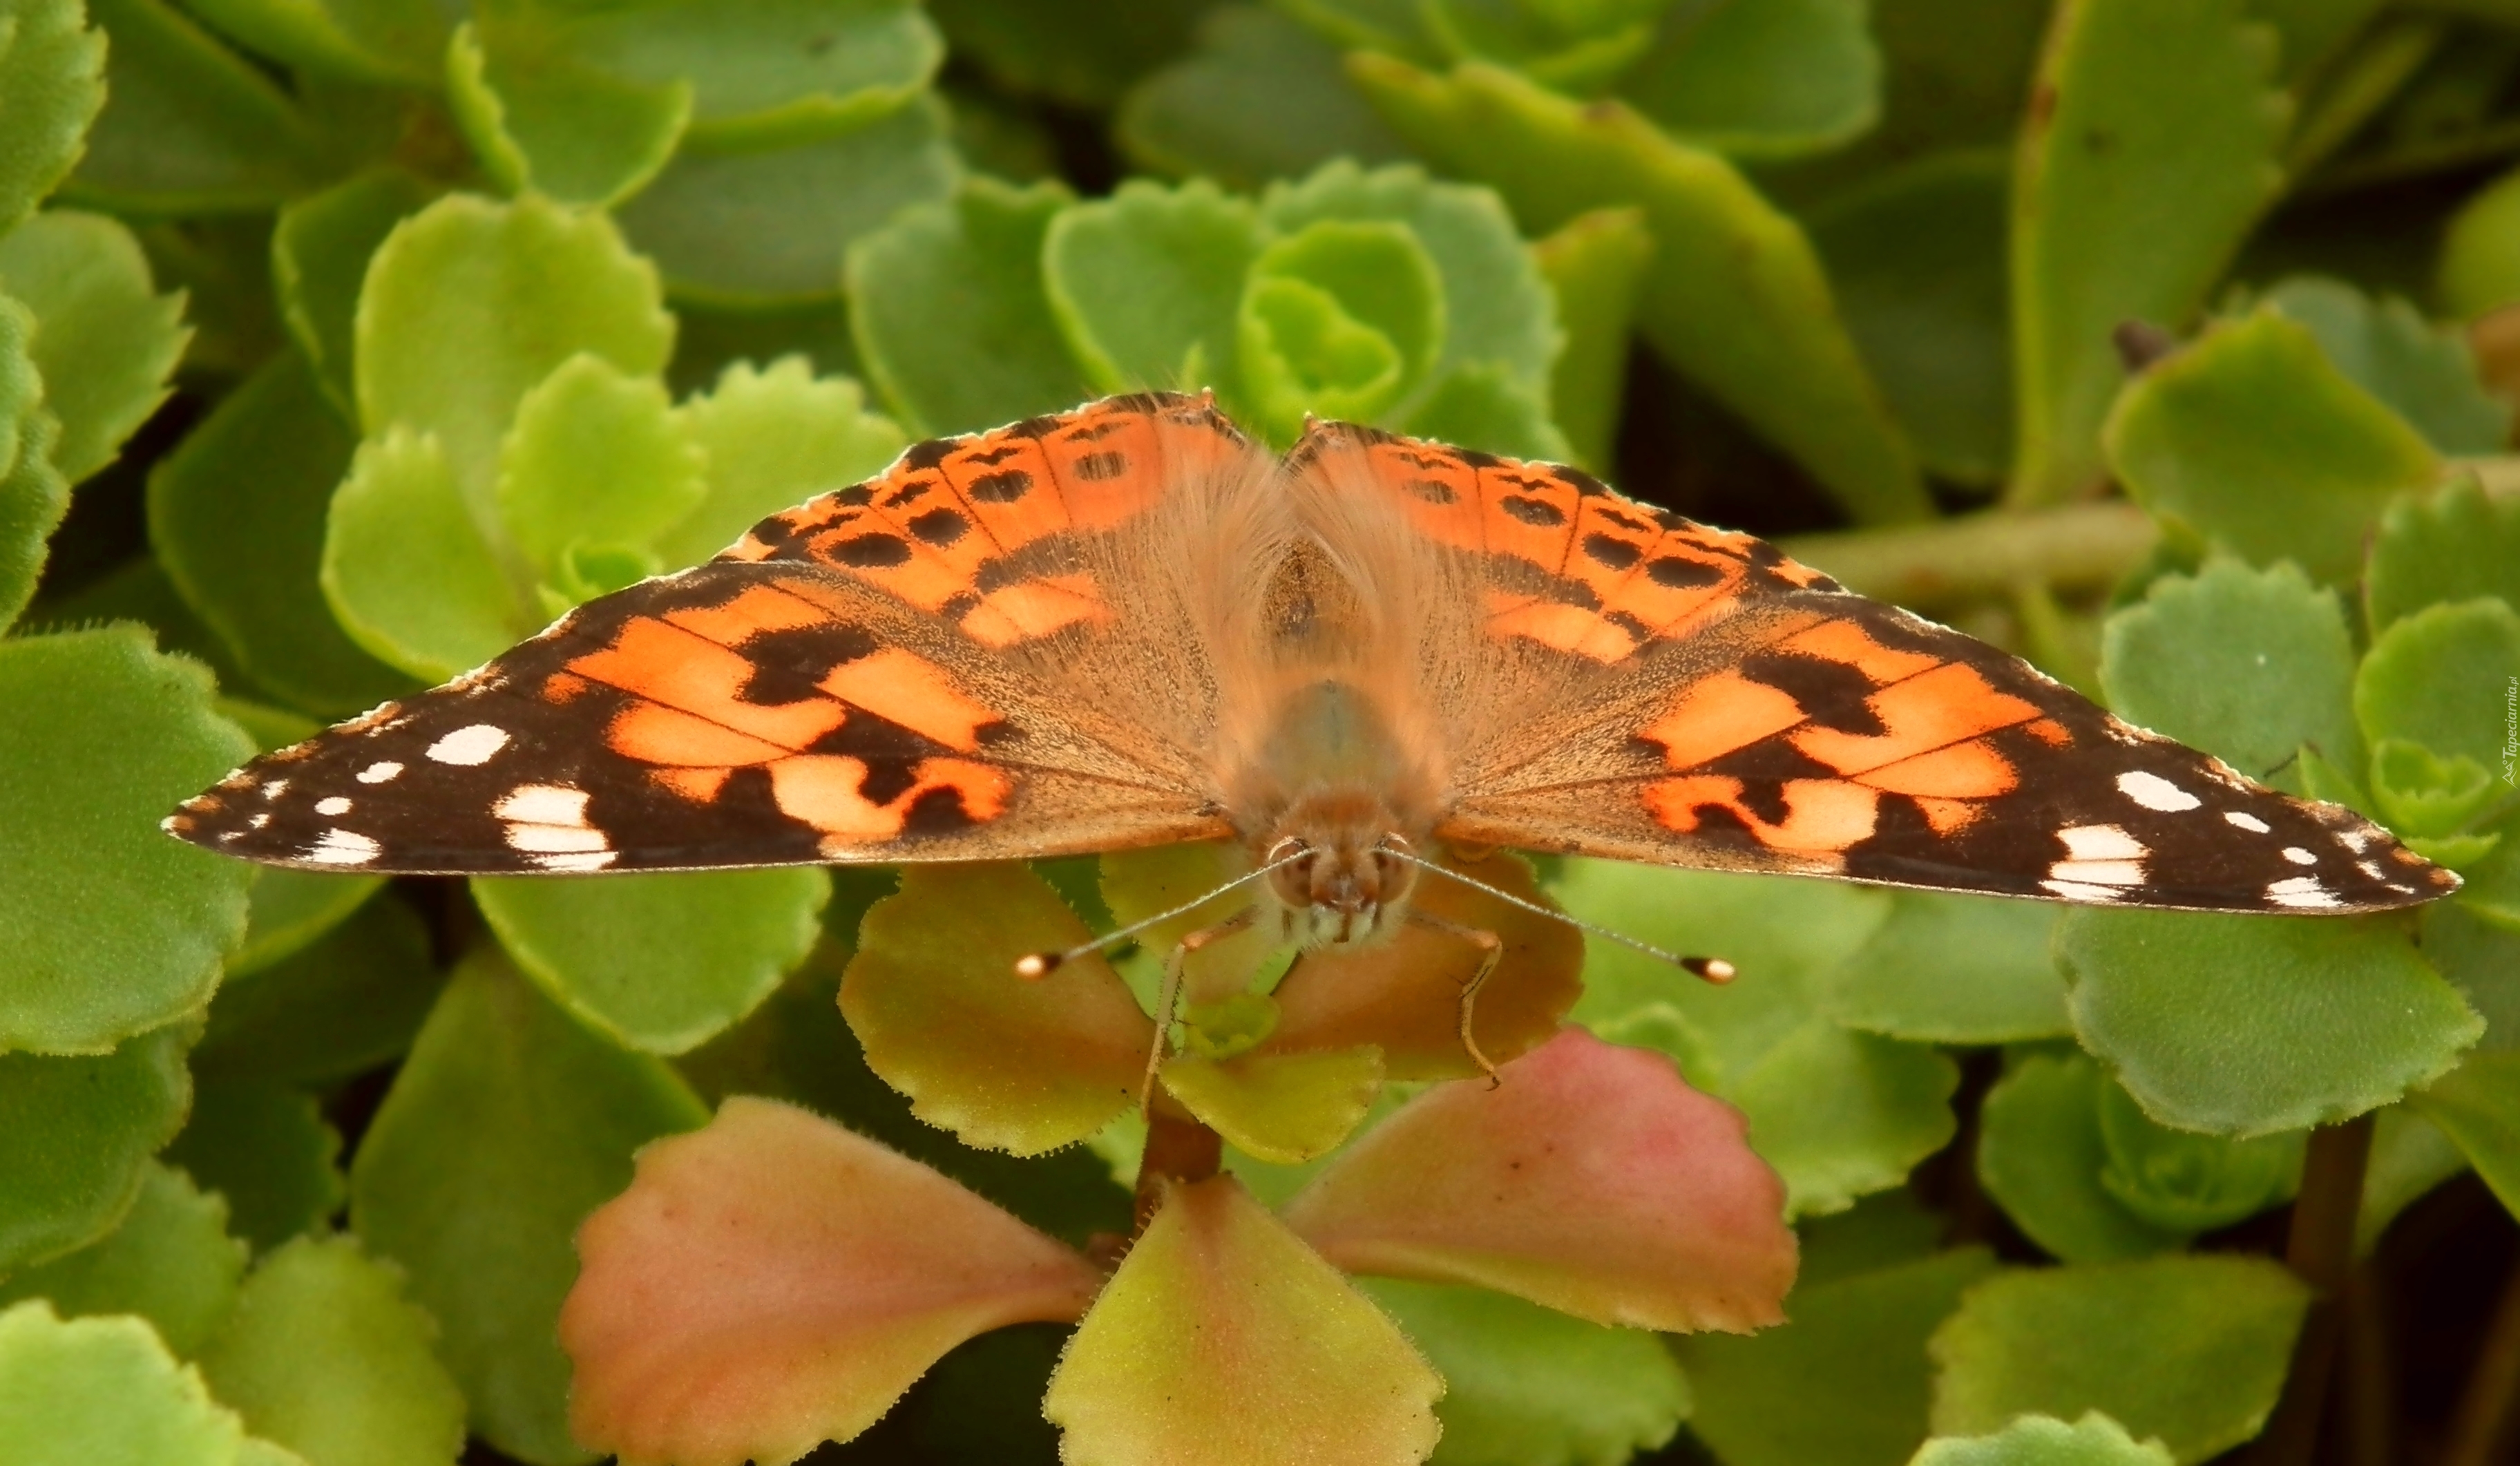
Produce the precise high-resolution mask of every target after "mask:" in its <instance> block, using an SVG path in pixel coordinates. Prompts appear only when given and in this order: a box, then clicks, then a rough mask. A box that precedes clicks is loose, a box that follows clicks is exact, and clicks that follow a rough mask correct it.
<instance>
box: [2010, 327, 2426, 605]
mask: <svg viewBox="0 0 2520 1466" xmlns="http://www.w3.org/2000/svg"><path fill="white" fill-rule="evenodd" d="M2112 370H2114V368H2113V369H2112ZM2106 436H2107V442H2108V455H2109V462H2110V463H2111V464H2112V465H2114V466H2115V468H2116V470H2117V475H2118V478H2119V479H2120V480H2121V481H2124V482H2125V483H2126V485H2127V487H2128V488H2129V489H2130V490H2132V491H2133V492H2134V494H2135V496H2136V498H2137V499H2138V500H2139V501H2140V502H2141V503H2142V504H2143V506H2144V507H2145V508H2146V509H2149V510H2151V511H2152V512H2153V514H2154V515H2155V516H2156V517H2159V518H2161V519H2163V520H2165V521H2167V522H2168V523H2170V524H2172V525H2174V526H2176V527H2180V528H2182V529H2183V530H2186V531H2190V532H2193V533H2194V534H2197V535H2200V536H2202V537H2203V538H2205V539H2206V540H2208V541H2210V542H2212V543H2214V544H2216V545H2219V546H2221V547H2223V548H2225V549H2228V550H2230V551H2231V552H2233V553H2234V554H2237V555H2239V556H2240V557H2241V558H2242V559H2244V560H2248V561H2252V562H2255V563H2258V564H2267V563H2271V562H2273V561H2276V560H2281V559H2285V558H2287V557H2289V558H2291V559H2293V560H2298V561H2300V562H2301V564H2302V566H2303V568H2304V569H2306V570H2308V571H2309V572H2310V573H2311V574H2312V575H2314V576H2316V577H2317V578H2318V579H2320V580H2323V581H2330V582H2343V581H2348V580H2351V579H2353V578H2354V576H2355V574H2356V573H2357V572H2358V571H2359V570H2360V569H2361V568H2362V563H2363V540H2364V537H2365V536H2366V535H2367V534H2368V532H2369V530H2370V527H2371V524H2372V522H2373V521H2374V520H2376V519H2378V518H2379V515H2380V508H2381V506H2382V505H2383V504H2385V503H2386V502H2388V499H2389V496H2390V495H2392V494H2394V493H2397V492H2398V491H2400V490H2402V489H2408V488H2420V487H2423V486H2425V485H2427V484H2429V483H2431V482H2432V481H2434V480H2435V479H2436V478H2438V477H2439V476H2440V473H2441V460H2440V458H2439V457H2437V456H2436V455H2435V454H2434V452H2433V450H2432V448H2431V447H2430V446H2429V445H2427V444H2426V443H2425V442H2424V440H2423V438H2422V437H2421V436H2419V435H2417V434H2416V433H2415V431H2414V430H2413V429H2412V428H2409V427H2408V426H2407V423H2406V420H2405V419H2403V418H2401V417H2399V416H2398V415H2397V414H2396V413H2394V412H2392V411H2390V410H2389V408H2388V407H2387V406H2386V405H2385V404H2384V403H2382V402H2380V401H2379V400H2378V399H2377V398H2375V397H2373V396H2372V395H2371V394H2370V393H2369V392H2366V391H2364V390H2363V389H2362V388H2360V387H2357V386H2355V385H2354V383H2353V381H2352V380H2351V379H2349V378H2348V377H2346V376H2345V374H2344V373H2342V372H2339V371H2338V370H2337V369H2336V368H2335V367H2333V366H2331V365H2330V364H2329V363H2328V360H2327V357H2326V354H2325V353H2324V352H2322V351H2321V350H2320V349H2319V345H2318V338H2317V337H2315V336H2313V335H2311V334H2310V330H2309V328H2308V327H2305V326H2302V325H2300V324H2299V323H2297V322H2295V321H2293V320H2291V319H2290V318H2288V317H2286V316H2283V315H2280V314H2278V313H2276V312H2275V311H2273V310H2271V309H2260V310H2258V311H2257V312H2255V313H2253V314H2251V315H2248V316H2245V317H2242V318H2240V319H2238V320H2234V321H2223V322H2218V323H2216V324H2215V325H2214V326H2212V327H2211V328H2209V329H2208V330H2207V331H2206V333H2205V334H2204V336H2203V337H2201V338H2199V339H2198V341H2197V342H2196V343H2195V344H2193V345H2191V346H2189V347H2188V348H2187V349H2185V350H2183V351H2181V352H2178V353H2177V354H2175V355H2172V356H2170V357H2168V358H2166V359H2164V360H2162V361H2160V362H2158V363H2156V364H2154V365H2153V366H2152V367H2151V368H2150V369H2149V370H2147V371H2146V372H2145V373H2144V374H2143V375H2142V376H2140V377H2138V378H2137V379H2136V380H2135V382H2134V383H2133V384H2131V385H2130V386H2129V387H2128V389H2127V390H2126V392H2125V394H2124V395H2123V396H2121V397H2120V398H2119V399H2118V404H2117V407H2116V409H2115V410H2114V411H2112V412H2111V413H2110V414H2109V421H2108V429H2107V435H2106ZM2078 471H2079V470H2078ZM2025 481H2026V480H2025Z"/></svg>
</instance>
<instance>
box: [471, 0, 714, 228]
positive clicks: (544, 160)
mask: <svg viewBox="0 0 2520 1466" xmlns="http://www.w3.org/2000/svg"><path fill="white" fill-rule="evenodd" d="M531 22H532V13H531V12H525V13H522V14H519V15H517V16H516V18H515V19H514V20H513V21H512V20H511V19H510V18H509V17H508V16H506V15H503V14H502V13H501V12H499V11H496V10H493V11H489V12H487V13H485V14H484V15H483V16H482V17H481V18H480V20H478V21H477V22H473V21H468V22H466V23H464V24H462V25H459V26H457V27H456V30H455V35H454V38H453V40H451V41H450V42H449V43H448V45H447V50H446V90H447V101H448V103H449V106H450V110H451V111H453V112H454V114H455V119H456V121H457V122H459V123H460V124H462V126H463V128H464V134H465V138H466V140H467V141H469V142H471V143H472V152H473V154H474V156H476V157H478V158H479V159H480V160H481V163H482V166H483V168H484V169H485V170H486V171H487V172H489V173H490V175H491V176H492V177H494V178H496V179H497V180H498V181H499V184H500V185H501V187H503V188H505V189H506V190H507V191H508V192H510V193H523V192H525V191H526V190H528V189H530V190H533V191H535V192H538V193H541V194H544V195H546V196H548V197H550V198H554V199H557V200H559V201H561V202H562V203H563V204H588V205H595V206H610V205H615V204H618V203H620V202H621V201H622V200H624V199H627V198H629V197H630V196H631V195H633V194H635V193H637V192H639V190H641V189H643V188H645V187H647V186H648V184H649V183H651V182H652V181H653V180H654V178H655V176H656V175H657V173H659V172H661V171H662V170H663V169H664V166H665V163H666V161H667V160H670V159H671V158H672V157H673V156H674V145H675V144H676V143H678V142H680V141H681V140H682V136H683V129H684V128H685V127H686V126H687V125H689V123H690V121H691V117H692V86H691V83H690V82H689V81H685V80H675V81H670V82H666V83H663V84H661V85H643V84H641V83H639V82H636V81H630V80H626V79H624V78H622V77H619V76H614V75H611V74H609V73H607V72H605V71H601V70H598V69H595V68H593V67H590V66H588V65H586V64H585V63H584V62H583V61H581V60H580V59H579V58H578V57H576V56H574V55H572V54H570V53H569V52H568V51H567V50H565V49H562V47H559V46H555V45H554V44H553V43H552V41H551V39H550V38H549V37H547V36H542V35H536V34H533V33H532V30H533V28H534V27H533V26H532V23H531Z"/></svg>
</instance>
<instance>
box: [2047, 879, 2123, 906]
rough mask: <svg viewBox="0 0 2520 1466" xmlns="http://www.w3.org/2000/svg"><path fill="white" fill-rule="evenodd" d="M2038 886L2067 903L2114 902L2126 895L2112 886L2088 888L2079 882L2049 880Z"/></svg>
mask: <svg viewBox="0 0 2520 1466" xmlns="http://www.w3.org/2000/svg"><path fill="white" fill-rule="evenodd" d="M2039 884H2040V885H2041V886H2043V887H2046V888H2047V889H2048V891H2051V892H2053V893H2056V894H2057V895H2060V896H2063V897H2064V898H2065V899H2067V900H2069V901H2114V900H2116V899H2117V898H2118V897H2119V896H2121V895H2124V894H2125V893H2124V892H2122V891H2120V890H2118V889H2117V888H2116V887H2114V886H2090V885H2085V884H2084V883H2083V882H2080V881H2058V880H2052V879H2051V880H2046V881H2042V882H2040V883H2039Z"/></svg>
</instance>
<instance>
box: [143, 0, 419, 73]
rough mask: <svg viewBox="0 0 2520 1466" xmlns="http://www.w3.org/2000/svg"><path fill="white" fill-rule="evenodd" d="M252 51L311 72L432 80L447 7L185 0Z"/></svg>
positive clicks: (393, 0) (374, 0) (379, 1)
mask: <svg viewBox="0 0 2520 1466" xmlns="http://www.w3.org/2000/svg"><path fill="white" fill-rule="evenodd" d="M187 8H188V9H191V10H193V11H196V12H198V13H199V14H200V15H201V16H202V18H203V19H204V20H206V21H208V22H209V23H211V24H212V25H215V26H217V27H218V28H219V29H221V30H223V31H225V32H227V33H228V34H229V35H231V36H233V37H235V38H236V39H237V40H238V41H239V42H241V43H242V44H244V45H245V46H247V47H248V48H249V49H251V50H253V51H254V52H256V53H258V54H260V55H263V56H267V57H270V58H271V59H273V60H274V61H281V62H287V63H288V64H289V65H291V66H293V67H297V68H300V69H304V70H307V71H310V72H312V73H314V74H315V75H317V76H325V77H336V78H338V79H341V80H344V81H357V82H371V83H382V84H384V85H387V86H406V87H409V86H419V87H427V86H433V85H435V84H436V82H437V80H438V75H439V73H438V67H437V59H438V58H439V57H440V56H442V55H443V54H445V51H446V26H447V21H446V12H445V11H444V10H442V9H440V8H439V7H438V6H437V5H435V4H433V3H431V0H319V3H315V4H307V3H304V0H190V4H189V5H188V7H187Z"/></svg>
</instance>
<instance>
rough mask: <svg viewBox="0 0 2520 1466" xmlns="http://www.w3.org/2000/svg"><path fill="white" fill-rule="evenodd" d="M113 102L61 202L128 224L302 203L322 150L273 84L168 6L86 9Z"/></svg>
mask: <svg viewBox="0 0 2520 1466" xmlns="http://www.w3.org/2000/svg"><path fill="white" fill-rule="evenodd" d="M90 9H91V10H92V11H93V12H94V13H95V16H96V22H97V23H98V24H99V25H101V26H103V27H104V29H105V30H106V32H107V33H108V34H109V35H111V36H112V42H113V43H112V47H111V48H109V49H108V51H107V53H106V59H105V60H106V66H105V72H106V75H105V79H106V90H107V93H108V97H109V100H108V102H107V105H106V108H105V111H104V112H103V113H102V114H100V115H98V117H97V119H96V127H95V129H94V130H93V131H91V132H90V133H89V134H88V138H87V153H86V156H85V157H83V158H81V159H80V160H79V163H78V168H77V170H76V171H75V172H74V173H73V174H72V175H71V176H70V180H69V184H68V186H67V189H66V190H65V192H66V194H67V197H70V198H73V199H76V200H79V201H81V202H83V203H93V204H98V205H102V206H106V207H108V208H112V209H113V210H115V211H117V212H126V213H176V214H191V213H236V212H246V211H250V210H255V209H265V208H270V207H273V206H277V205H278V204H280V203H281V202H282V201H283V200H285V199H288V198H290V197H292V196H293V195H296V194H300V193H304V192H306V191H307V189H308V188H309V187H311V186H312V185H313V184H315V183H316V182H317V181H318V180H319V178H320V176H321V175H322V174H323V172H324V171H325V165H324V158H323V142H322V139H320V138H319V136H318V135H317V133H316V131H315V128H314V125H313V123H312V122H310V121H309V119H308V118H307V116H306V115H305V114H304V113H302V112H300V111H299V110H298V107H297V104H296V103H295V102H294V101H293V100H292V99H291V97H290V95H289V93H288V92H287V91H286V90H284V89H283V88H282V87H281V85H280V84H279V83H278V82H277V81H275V80H273V79H272V77H271V76H270V75H269V74H268V73H266V72H264V71H263V70H261V69H259V68H257V67H255V66H254V65H253V64H252V63H250V62H248V61H247V60H246V59H245V58H244V57H243V56H240V55H238V54H237V53H236V52H234V51H231V50H229V49H228V48H227V47H225V46H223V45H221V44H219V42H218V41H217V39H215V38H214V37H212V36H211V35H210V34H209V32H207V31H205V30H203V29H202V28H201V26H199V25H198V24H196V23H194V22H193V21H192V20H191V19H190V18H188V17H187V16H185V15H184V14H183V13H182V12H180V11H177V10H176V9H174V8H173V7H172V6H170V5H168V4H166V3H165V0H91V5H90Z"/></svg>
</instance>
